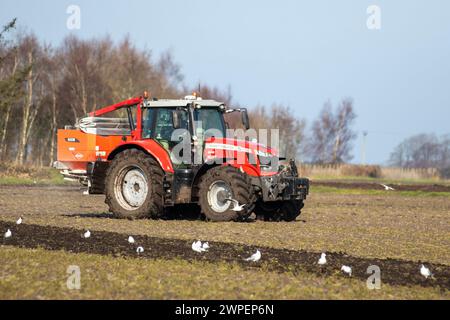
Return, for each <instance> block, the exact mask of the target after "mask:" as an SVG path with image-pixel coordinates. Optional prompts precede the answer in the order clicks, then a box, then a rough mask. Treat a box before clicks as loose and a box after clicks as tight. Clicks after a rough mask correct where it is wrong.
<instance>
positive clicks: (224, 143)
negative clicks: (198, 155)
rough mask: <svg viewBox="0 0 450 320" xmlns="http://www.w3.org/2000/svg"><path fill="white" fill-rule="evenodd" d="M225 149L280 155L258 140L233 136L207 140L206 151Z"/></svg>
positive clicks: (261, 155)
mask: <svg viewBox="0 0 450 320" xmlns="http://www.w3.org/2000/svg"><path fill="white" fill-rule="evenodd" d="M211 150H223V151H228V152H233V153H240V152H244V153H252V154H255V155H257V156H259V157H278V156H279V153H278V150H276V149H274V148H270V147H267V146H265V145H263V144H261V143H258V142H252V141H246V140H238V139H233V138H215V137H212V138H208V139H207V140H206V141H205V151H207V152H208V151H211Z"/></svg>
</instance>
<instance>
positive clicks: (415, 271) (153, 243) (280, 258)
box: [0, 221, 450, 290]
mask: <svg viewBox="0 0 450 320" xmlns="http://www.w3.org/2000/svg"><path fill="white" fill-rule="evenodd" d="M8 228H9V229H11V231H12V233H13V235H12V237H11V238H8V239H5V238H4V237H3V235H1V236H2V237H1V239H0V245H11V246H18V247H23V248H38V247H39V248H44V249H46V250H65V251H68V252H73V253H81V252H84V253H90V254H101V255H112V256H124V257H134V258H136V257H138V255H137V253H136V247H137V246H143V247H144V249H145V251H144V252H143V253H141V254H140V255H139V257H141V258H146V259H157V258H160V259H161V258H162V259H173V258H181V259H186V260H190V261H193V260H197V261H205V262H218V261H221V262H229V263H237V264H239V265H242V266H244V267H245V268H255V269H258V268H264V269H266V270H270V271H276V272H293V273H294V274H295V273H297V272H298V271H301V270H303V271H307V272H312V273H315V274H317V275H323V276H329V275H333V274H339V270H340V268H341V266H342V265H344V264H345V265H349V266H351V267H352V269H353V275H352V277H354V278H357V279H361V280H364V281H366V279H367V278H368V277H369V274H367V273H366V270H367V267H368V266H370V265H377V266H379V267H380V269H381V281H382V283H386V284H391V285H405V286H411V285H420V286H423V287H441V288H442V289H447V290H448V289H450V266H446V265H441V264H433V263H425V265H426V266H427V267H429V268H430V270H431V271H432V272H433V274H434V278H433V279H430V278H429V279H425V278H424V277H423V276H421V275H420V273H419V269H420V262H413V261H404V260H396V259H371V258H361V257H354V256H349V255H346V254H345V253H327V261H328V262H327V264H326V266H324V267H319V266H318V265H317V260H318V259H319V254H318V253H313V252H306V251H294V250H287V249H275V248H266V247H258V248H257V247H255V246H245V245H239V244H229V243H222V242H210V246H211V247H210V249H209V251H208V252H205V253H202V254H200V253H196V252H194V251H193V250H192V249H191V243H192V242H190V241H184V240H178V239H165V238H156V237H148V236H134V235H133V236H134V238H135V240H136V243H135V244H129V243H128V242H127V238H128V235H125V234H121V233H115V232H105V231H92V235H91V237H90V238H88V239H84V238H83V237H82V235H81V234H82V233H83V232H84V231H83V230H78V229H72V228H60V227H50V226H39V225H31V224H21V225H16V224H14V223H8V222H4V221H0V230H7V229H8ZM2 233H3V231H2ZM194 240H196V239H192V241H194ZM256 249H259V250H260V251H261V253H262V258H261V260H260V261H259V262H257V263H254V262H247V261H244V258H246V257H248V256H250V255H251V254H252V253H254V252H255V251H256ZM340 276H342V277H346V275H343V274H342V275H340Z"/></svg>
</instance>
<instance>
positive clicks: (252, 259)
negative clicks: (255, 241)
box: [245, 250, 261, 262]
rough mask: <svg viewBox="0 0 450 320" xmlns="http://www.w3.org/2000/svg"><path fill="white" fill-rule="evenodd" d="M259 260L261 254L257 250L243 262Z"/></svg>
mask: <svg viewBox="0 0 450 320" xmlns="http://www.w3.org/2000/svg"><path fill="white" fill-rule="evenodd" d="M259 259H261V252H259V250H256V252H255V253H254V254H252V255H251V256H250V257H248V258H247V259H245V261H253V262H256V261H259Z"/></svg>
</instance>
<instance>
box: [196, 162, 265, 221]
mask: <svg viewBox="0 0 450 320" xmlns="http://www.w3.org/2000/svg"><path fill="white" fill-rule="evenodd" d="M255 197H256V195H255V193H254V190H253V186H252V184H251V182H250V179H249V177H248V176H247V175H246V174H244V173H243V172H241V171H240V170H238V169H236V168H234V167H231V166H219V167H214V168H212V169H210V170H208V171H207V172H206V173H205V174H204V175H203V176H202V177H201V178H200V183H199V204H200V208H201V211H202V213H203V214H204V215H205V217H206V219H207V220H210V221H231V220H245V219H246V218H248V216H249V215H250V214H251V213H252V211H253V208H254V203H255Z"/></svg>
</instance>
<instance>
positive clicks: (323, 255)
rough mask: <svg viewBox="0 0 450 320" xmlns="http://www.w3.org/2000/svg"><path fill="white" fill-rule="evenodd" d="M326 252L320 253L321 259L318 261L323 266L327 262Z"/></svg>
mask: <svg viewBox="0 0 450 320" xmlns="http://www.w3.org/2000/svg"><path fill="white" fill-rule="evenodd" d="M326 256H327V255H326V254H325V253H323V252H322V254H321V255H320V259H319V261H317V263H318V264H319V265H321V266H323V265H324V264H326V263H327V258H326Z"/></svg>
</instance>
